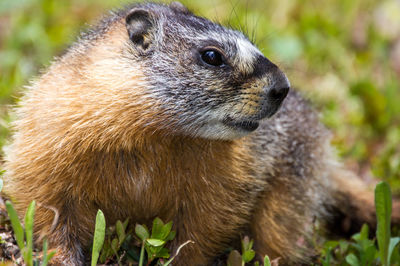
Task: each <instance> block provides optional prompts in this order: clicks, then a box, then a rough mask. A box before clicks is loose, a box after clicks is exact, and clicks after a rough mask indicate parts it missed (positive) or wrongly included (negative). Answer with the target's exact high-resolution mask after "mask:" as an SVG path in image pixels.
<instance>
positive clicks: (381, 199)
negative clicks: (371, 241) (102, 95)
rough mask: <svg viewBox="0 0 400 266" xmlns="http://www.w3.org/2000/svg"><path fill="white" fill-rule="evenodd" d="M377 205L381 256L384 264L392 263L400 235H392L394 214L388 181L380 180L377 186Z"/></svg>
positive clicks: (386, 265)
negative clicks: (391, 220) (391, 222)
mask: <svg viewBox="0 0 400 266" xmlns="http://www.w3.org/2000/svg"><path fill="white" fill-rule="evenodd" d="M375 207H376V217H377V220H378V224H377V230H376V238H377V240H378V247H379V257H380V259H381V262H382V264H383V265H384V266H388V265H390V259H391V257H392V253H393V250H394V248H395V247H396V245H397V244H398V243H399V241H400V237H394V238H392V237H391V231H390V218H391V215H392V192H391V191H390V187H389V185H388V184H387V183H386V182H380V183H379V184H378V185H376V188H375Z"/></svg>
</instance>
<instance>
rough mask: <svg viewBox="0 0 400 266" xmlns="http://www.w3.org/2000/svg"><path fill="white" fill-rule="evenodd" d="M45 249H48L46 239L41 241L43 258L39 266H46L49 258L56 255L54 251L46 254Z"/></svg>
mask: <svg viewBox="0 0 400 266" xmlns="http://www.w3.org/2000/svg"><path fill="white" fill-rule="evenodd" d="M47 249H48V244H47V239H45V240H43V248H42V253H43V257H42V263H41V264H40V265H41V266H46V265H47V264H48V263H49V261H50V260H51V258H52V257H53V256H54V254H56V251H52V252H50V253H47Z"/></svg>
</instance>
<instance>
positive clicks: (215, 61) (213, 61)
mask: <svg viewBox="0 0 400 266" xmlns="http://www.w3.org/2000/svg"><path fill="white" fill-rule="evenodd" d="M201 59H202V60H203V61H204V62H205V63H207V64H209V65H212V66H220V65H222V64H224V61H223V59H222V55H221V53H220V52H218V51H216V50H205V51H204V52H202V53H201Z"/></svg>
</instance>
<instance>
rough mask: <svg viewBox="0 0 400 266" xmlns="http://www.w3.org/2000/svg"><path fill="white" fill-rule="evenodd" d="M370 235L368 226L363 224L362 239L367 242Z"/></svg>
mask: <svg viewBox="0 0 400 266" xmlns="http://www.w3.org/2000/svg"><path fill="white" fill-rule="evenodd" d="M368 234H369V228H368V225H367V224H363V226H362V227H361V232H360V239H361V240H365V239H368Z"/></svg>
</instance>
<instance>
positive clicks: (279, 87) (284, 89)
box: [266, 69, 290, 104]
mask: <svg viewBox="0 0 400 266" xmlns="http://www.w3.org/2000/svg"><path fill="white" fill-rule="evenodd" d="M289 88H290V84H289V81H288V79H287V78H286V75H285V74H284V73H283V72H282V71H280V70H279V69H277V70H276V72H275V73H274V74H273V78H272V86H268V87H267V88H266V93H267V99H268V101H270V102H271V103H276V104H280V103H281V102H282V101H283V100H284V99H285V97H286V95H287V94H288V92H289Z"/></svg>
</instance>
